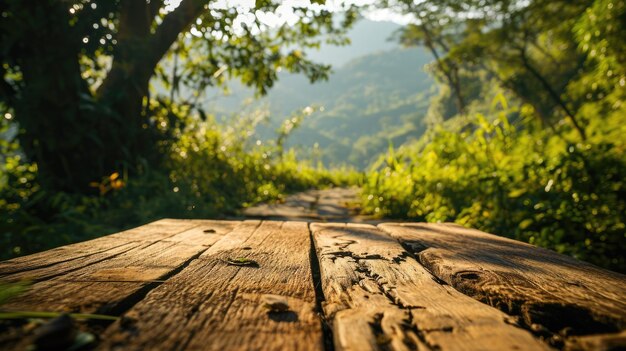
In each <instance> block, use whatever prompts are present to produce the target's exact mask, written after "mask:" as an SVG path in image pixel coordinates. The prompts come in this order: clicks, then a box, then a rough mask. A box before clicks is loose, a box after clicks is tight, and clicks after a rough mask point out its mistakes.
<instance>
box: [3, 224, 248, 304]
mask: <svg viewBox="0 0 626 351" xmlns="http://www.w3.org/2000/svg"><path fill="white" fill-rule="evenodd" d="M193 223H194V225H195V226H196V227H195V228H192V229H189V230H187V231H183V232H181V233H178V234H176V233H173V236H167V235H161V236H160V237H162V238H164V239H162V240H158V241H155V242H150V241H141V242H132V244H134V246H133V247H132V248H130V249H129V250H127V251H125V252H123V253H121V254H118V255H117V256H114V257H110V258H109V259H106V260H101V261H98V262H95V263H93V264H90V265H83V266H78V267H73V269H68V270H67V272H65V273H64V274H62V275H59V276H57V277H55V278H53V279H49V280H46V281H42V282H39V283H36V284H34V285H33V286H32V287H31V289H30V290H29V291H28V292H27V293H26V294H24V295H22V296H20V298H19V299H18V300H16V301H13V302H12V303H11V304H8V305H5V306H3V308H5V309H12V310H30V311H41V310H43V311H57V312H60V311H64V312H82V313H94V312H98V313H105V314H115V313H117V312H119V311H120V310H123V307H121V306H123V305H128V304H129V303H130V304H132V303H134V302H136V301H134V302H132V301H128V298H129V297H130V296H133V294H136V293H137V292H138V291H139V290H140V289H142V288H144V287H146V286H148V285H150V284H152V285H154V283H157V284H159V283H160V282H159V280H160V279H163V278H164V277H167V276H168V275H169V274H170V273H172V272H174V271H175V270H176V269H178V268H180V267H181V266H182V265H184V264H185V263H187V262H188V261H190V260H191V259H193V258H194V257H197V256H198V255H200V254H201V253H202V252H204V251H205V250H206V249H207V247H209V246H210V245H212V244H214V243H215V242H217V241H218V240H219V239H220V238H222V237H223V236H224V235H225V234H227V233H228V232H230V231H232V230H233V229H234V228H235V227H236V225H238V224H239V222H226V221H220V222H218V221H194V222H193ZM176 230H178V228H176ZM206 230H210V231H211V232H210V233H205V231H206ZM127 235H132V234H127ZM119 239H121V238H120V237H118V239H116V240H119ZM190 239H193V240H190ZM129 244H130V243H129ZM70 262H71V261H70ZM70 262H66V263H67V264H69V263H70ZM76 263H78V264H83V263H84V262H83V261H80V262H76Z"/></svg>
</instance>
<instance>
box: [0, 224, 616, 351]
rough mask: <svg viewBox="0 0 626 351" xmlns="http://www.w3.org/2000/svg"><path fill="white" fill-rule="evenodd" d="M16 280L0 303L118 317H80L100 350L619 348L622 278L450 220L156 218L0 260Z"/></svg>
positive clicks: (24, 329) (20, 341)
mask: <svg viewBox="0 0 626 351" xmlns="http://www.w3.org/2000/svg"><path fill="white" fill-rule="evenodd" d="M22 280H28V281H30V282H31V287H30V289H29V290H28V291H27V292H25V293H23V294H22V295H20V296H18V297H15V298H14V299H12V300H10V301H9V302H8V303H6V304H4V305H2V306H0V309H2V310H3V311H54V312H68V313H97V314H104V315H110V316H116V317H119V318H117V319H116V320H114V321H100V320H92V319H87V320H86V321H76V322H75V324H76V328H78V329H79V330H84V331H87V332H89V333H90V334H91V335H95V336H96V340H95V342H93V343H92V344H91V345H90V347H89V348H95V349H104V350H109V349H119V350H165V349H167V350H324V349H325V350H333V349H334V350H546V349H567V350H579V349H582V350H602V349H605V350H609V349H623V348H626V331H625V330H626V277H625V276H624V275H621V274H618V273H614V272H610V271H606V270H603V269H600V268H598V267H595V266H593V265H590V264H586V263H583V262H580V261H577V260H575V259H573V258H571V257H567V256H563V255H559V254H557V253H554V252H552V251H549V250H545V249H541V248H537V247H534V246H531V245H528V244H524V243H520V242H517V241H514V240H510V239H506V238H503V237H499V236H495V235H491V234H486V233H483V232H479V231H476V230H472V229H467V228H463V227H460V226H457V225H454V224H424V223H383V224H379V225H377V226H373V225H368V224H353V223H350V224H347V223H307V222H296V221H287V222H282V221H261V220H259V221H211V220H174V219H164V220H160V221H157V222H154V223H150V224H147V225H145V226H142V227H139V228H135V229H132V230H128V231H125V232H121V233H118V234H114V235H109V236H106V237H102V238H99V239H95V240H91V241H87V242H83V243H78V244H74V245H69V246H64V247H60V248H56V249H53V250H49V251H46V252H42V253H38V254H34V255H30V256H25V257H20V258H16V259H13V260H9V261H4V262H0V281H1V282H15V281H22ZM268 294H271V295H278V296H275V297H272V296H267V295H268ZM268 301H269V302H268ZM276 301H278V303H276ZM48 324H50V323H49V322H48ZM44 326H46V324H44ZM41 328H42V326H41V325H40V326H36V327H29V324H25V323H24V322H23V321H10V322H9V321H4V322H3V323H2V324H0V348H1V349H15V350H23V349H26V348H27V347H28V345H30V344H32V343H33V342H35V341H36V342H38V343H39V345H40V349H45V348H46V345H45V342H44V344H42V341H41V339H37V338H38V337H39V336H40V333H39V334H38V330H40V329H41ZM37 335H39V336H37ZM33 340H35V341H33Z"/></svg>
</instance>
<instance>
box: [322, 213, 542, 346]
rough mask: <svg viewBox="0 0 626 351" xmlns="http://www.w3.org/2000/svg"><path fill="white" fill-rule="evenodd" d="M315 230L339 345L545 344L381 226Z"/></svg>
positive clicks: (326, 306)
mask: <svg viewBox="0 0 626 351" xmlns="http://www.w3.org/2000/svg"><path fill="white" fill-rule="evenodd" d="M311 228H312V231H313V237H314V240H315V246H316V251H317V253H318V258H319V261H320V271H321V278H322V287H323V291H324V297H325V303H324V311H325V314H326V318H327V319H328V320H329V321H330V322H331V324H332V329H333V336H334V343H335V349H337V350H387V349H393V350H412V349H425V350H429V349H437V350H542V349H548V347H547V346H546V345H545V344H542V343H541V342H540V341H539V340H537V339H535V338H534V337H533V336H532V335H531V334H530V333H529V332H527V331H525V330H523V329H520V328H518V327H516V326H514V325H511V324H512V323H513V322H511V321H510V320H509V319H508V317H507V316H506V315H505V314H504V313H502V312H500V311H498V310H496V309H494V308H492V307H489V306H487V305H485V304H482V303H480V302H478V301H475V300H473V299H471V298H469V297H467V296H465V295H463V294H461V293H459V292H457V291H456V290H454V289H453V288H451V287H450V286H448V285H445V284H441V282H440V281H438V280H437V279H435V278H434V277H433V276H432V275H431V274H430V273H429V272H427V271H426V270H425V269H424V267H422V266H421V265H420V264H419V263H418V262H417V261H415V260H414V259H413V258H411V257H410V255H409V254H408V252H406V250H404V249H403V248H402V247H401V246H400V245H399V244H398V242H397V241H395V240H394V239H392V238H390V237H389V236H387V235H386V234H385V233H383V232H382V231H380V230H378V229H377V228H376V227H373V226H369V225H358V224H348V225H345V224H312V225H311ZM513 324H514V323H513Z"/></svg>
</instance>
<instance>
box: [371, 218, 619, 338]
mask: <svg viewBox="0 0 626 351" xmlns="http://www.w3.org/2000/svg"><path fill="white" fill-rule="evenodd" d="M379 227H380V228H381V229H382V230H384V231H386V232H388V233H389V234H390V235H391V236H393V237H394V238H396V239H398V240H399V241H400V242H401V243H402V244H403V245H404V246H405V247H407V248H409V249H410V250H411V251H412V253H414V254H415V255H417V257H418V259H419V261H420V262H421V263H422V264H423V265H424V266H426V267H427V268H428V270H429V271H430V272H432V273H433V274H434V275H435V276H436V277H437V278H439V279H441V280H443V281H445V282H446V283H448V284H450V285H452V286H454V287H455V288H456V289H457V290H459V291H462V292H463V293H465V294H467V295H469V296H471V297H473V298H475V299H478V300H480V301H483V302H485V303H487V304H490V305H492V306H494V307H497V308H499V309H500V310H502V311H504V312H506V313H508V314H510V315H513V316H519V318H520V322H521V323H523V324H524V325H525V326H526V327H527V328H529V329H531V330H533V331H535V332H536V334H537V335H540V336H542V337H544V338H545V339H546V340H549V341H550V342H551V343H552V344H553V345H554V346H558V347H561V346H563V342H564V339H567V338H568V337H571V336H575V335H589V334H598V333H609V334H610V333H616V332H619V331H623V330H624V329H625V328H626V277H625V276H624V275H621V274H619V273H615V272H610V271H607V270H603V269H600V268H598V267H596V266H593V265H591V264H587V263H584V262H581V261H578V260H576V259H574V258H572V257H569V256H565V255H560V254H557V253H555V252H553V251H550V250H546V249H542V248H538V247H535V246H532V245H529V244H525V243H522V242H518V241H515V240H511V239H507V238H504V237H499V236H495V235H491V234H487V233H483V232H480V231H477V230H472V229H467V228H464V227H461V226H458V225H454V224H424V223H419V224H418V223H415V224H392V223H388V224H381V225H379ZM596 340H597V338H596ZM623 346H626V345H623Z"/></svg>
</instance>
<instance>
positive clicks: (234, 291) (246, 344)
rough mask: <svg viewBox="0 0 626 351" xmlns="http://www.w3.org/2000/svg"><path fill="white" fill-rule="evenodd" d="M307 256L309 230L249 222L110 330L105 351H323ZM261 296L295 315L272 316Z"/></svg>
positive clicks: (293, 225) (300, 225)
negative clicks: (277, 298)
mask: <svg viewBox="0 0 626 351" xmlns="http://www.w3.org/2000/svg"><path fill="white" fill-rule="evenodd" d="M309 248H310V242H309V232H308V228H307V224H306V223H302V222H286V223H284V222H269V221H266V222H263V223H262V224H260V222H257V221H247V222H244V223H243V224H242V225H241V226H239V227H237V228H236V230H234V231H233V232H231V233H229V234H228V235H226V236H225V237H224V238H222V240H220V241H218V242H217V243H216V244H215V245H213V246H212V247H211V248H210V249H208V250H207V251H206V252H204V253H203V254H202V255H201V256H200V257H198V259H196V260H194V261H192V262H191V264H190V265H189V266H188V267H186V268H185V269H184V270H183V271H181V272H180V273H179V274H177V275H175V276H174V277H172V278H170V279H169V280H167V281H166V282H165V283H163V284H162V285H160V286H159V287H158V288H156V289H154V290H152V291H151V292H150V293H149V294H148V295H147V296H146V298H145V299H144V300H143V301H141V302H140V303H138V304H137V305H135V306H134V307H133V308H132V309H131V310H129V311H128V312H127V313H126V314H125V315H124V316H123V318H122V320H120V321H119V322H116V323H114V324H113V325H111V327H110V328H109V329H108V330H107V331H106V333H105V335H104V336H103V341H102V344H101V345H100V348H101V349H111V348H115V347H120V348H123V349H124V350H144V349H176V350H183V349H190V350H196V349H203V350H223V349H228V350H320V349H322V342H323V340H322V333H321V324H320V318H319V316H318V314H317V313H316V311H315V293H314V287H313V281H312V274H311V268H310V261H309ZM236 258H245V259H247V260H252V261H254V262H256V265H251V266H236V265H231V264H229V263H228V261H229V260H232V259H236ZM263 294H274V295H281V296H284V298H285V299H286V300H287V302H288V306H289V310H288V311H284V312H269V310H267V309H266V308H265V307H264V306H263V303H262V296H263Z"/></svg>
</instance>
